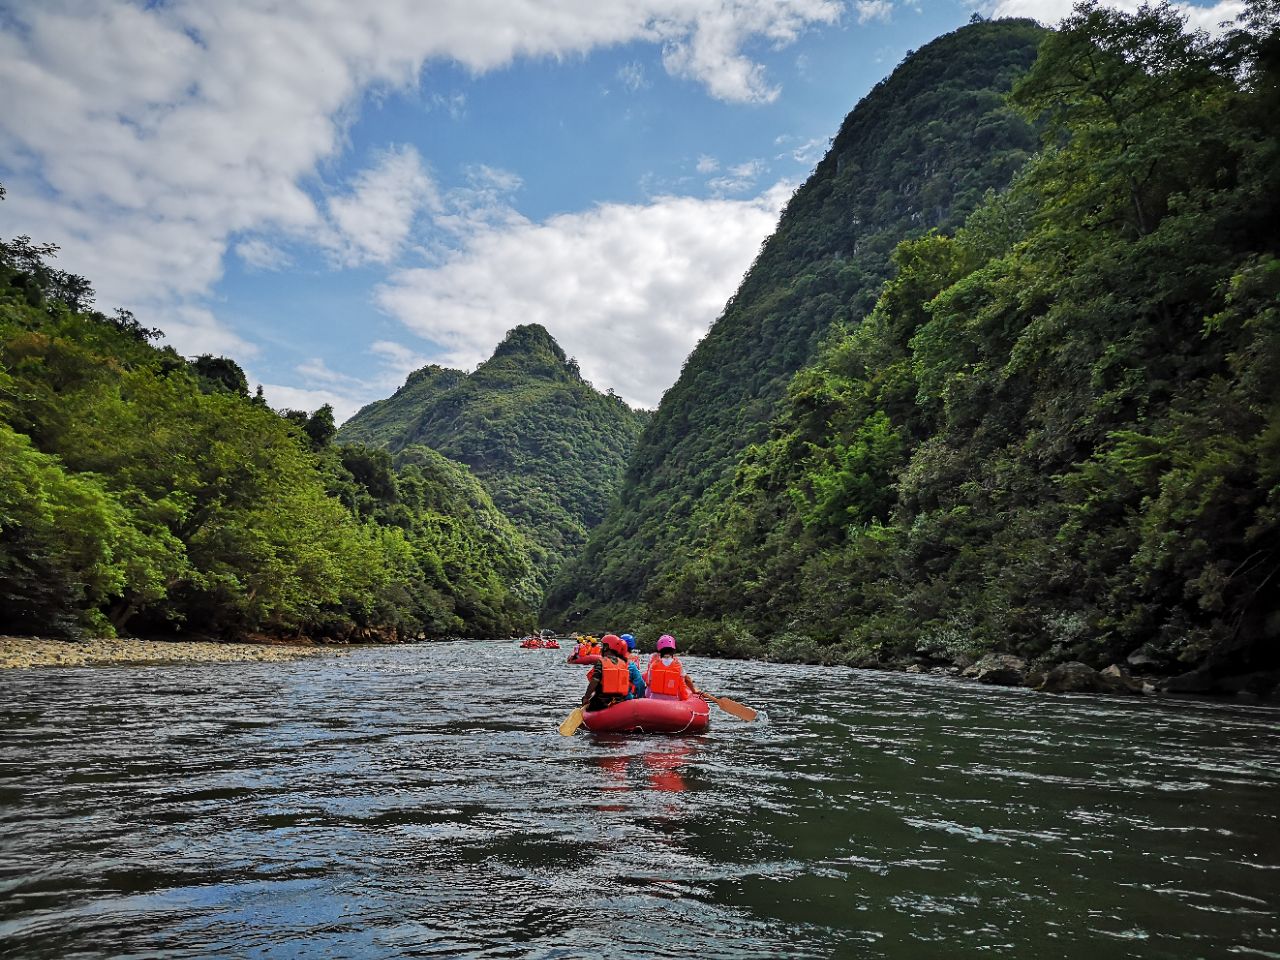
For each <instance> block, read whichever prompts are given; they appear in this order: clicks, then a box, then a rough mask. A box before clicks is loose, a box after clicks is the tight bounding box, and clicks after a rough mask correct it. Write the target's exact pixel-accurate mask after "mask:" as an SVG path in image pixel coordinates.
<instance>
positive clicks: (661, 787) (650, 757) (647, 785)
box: [591, 735, 694, 812]
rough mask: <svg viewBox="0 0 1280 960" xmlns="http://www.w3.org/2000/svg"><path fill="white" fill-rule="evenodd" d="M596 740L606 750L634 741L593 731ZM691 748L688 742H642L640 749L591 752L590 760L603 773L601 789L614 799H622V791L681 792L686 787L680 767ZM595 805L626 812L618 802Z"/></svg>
mask: <svg viewBox="0 0 1280 960" xmlns="http://www.w3.org/2000/svg"><path fill="white" fill-rule="evenodd" d="M596 743H597V745H598V746H599V747H602V748H604V749H605V750H607V749H609V748H611V747H616V746H620V745H624V744H630V745H634V743H635V741H634V739H632V738H628V737H625V736H621V735H618V736H608V735H604V736H601V735H597V736H596ZM693 752H694V748H693V746H692V745H691V744H689V743H654V744H653V745H652V746H651V747H650V746H648V745H647V744H646V746H645V749H643V751H642V752H640V753H613V752H608V753H606V752H603V751H602V752H600V753H593V754H592V755H591V762H592V764H593V765H594V766H596V767H598V768H599V769H600V770H602V771H603V772H604V773H605V775H606V780H605V782H604V783H603V784H602V785H601V787H600V789H601V791H602V792H604V793H611V794H617V795H618V800H623V799H625V794H627V793H630V792H632V791H636V790H653V791H655V792H658V793H684V792H685V790H687V789H688V785H687V784H686V783H685V779H684V767H685V764H686V763H687V762H688V760H689V757H690V756H691V755H692V754H693ZM596 809H597V810H601V811H612V812H626V811H627V809H628V807H627V805H626V804H625V803H621V802H619V803H608V804H596ZM673 809H674V808H673Z"/></svg>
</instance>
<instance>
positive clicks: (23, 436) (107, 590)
mask: <svg viewBox="0 0 1280 960" xmlns="http://www.w3.org/2000/svg"><path fill="white" fill-rule="evenodd" d="M53 253H54V248H53V247H51V246H40V245H33V244H32V243H31V242H30V241H29V240H28V239H27V238H19V239H17V240H15V241H12V242H8V243H0V622H3V623H4V625H5V627H6V629H9V630H17V631H25V632H30V633H40V634H47V633H61V634H80V633H85V632H96V633H110V632H111V631H113V630H128V631H139V630H141V631H144V632H163V631H167V630H172V629H177V628H182V627H185V628H187V629H193V630H198V631H200V632H202V633H207V634H223V635H242V634H244V633H247V632H251V631H265V632H270V633H276V634H306V635H309V636H315V637H327V638H336V639H352V638H373V637H378V638H390V637H404V636H412V635H419V634H423V633H426V634H429V635H442V634H461V633H467V634H474V635H492V634H493V633H509V632H511V631H513V630H518V629H522V628H524V627H526V626H527V625H528V624H529V622H530V611H531V606H530V604H531V602H533V601H534V600H536V586H535V584H534V581H533V579H532V567H531V564H530V561H529V559H528V555H527V545H526V544H525V541H524V539H523V538H522V537H521V536H520V535H519V534H518V533H517V532H516V531H515V529H514V528H513V527H512V526H511V525H510V523H509V522H507V521H506V519H505V518H504V517H503V516H502V515H501V513H500V512H499V511H498V510H497V509H496V508H495V507H494V506H493V504H492V502H491V501H490V500H489V498H488V496H487V495H486V494H485V492H484V491H483V489H481V488H480V486H479V485H478V484H477V483H476V482H475V480H474V479H473V478H471V477H470V476H469V475H467V472H466V470H465V468H462V467H460V466H458V465H457V464H454V463H451V462H450V461H447V460H445V459H444V458H442V457H438V456H435V455H433V454H431V453H430V452H429V451H420V450H406V451H404V453H403V454H402V459H401V465H400V469H399V470H394V469H392V464H391V462H390V458H389V457H387V456H386V454H385V453H382V452H381V451H370V450H364V449H362V448H354V447H353V448H341V449H339V448H336V447H333V446H332V445H331V442H330V441H331V440H332V437H333V432H334V430H333V415H332V411H331V410H329V409H328V408H321V410H319V411H317V412H315V413H314V414H311V415H309V416H308V415H307V414H301V413H293V412H291V413H289V414H287V415H285V416H280V415H277V414H276V413H274V412H272V411H271V410H269V409H267V407H266V405H265V404H264V403H263V402H262V401H261V399H260V398H251V397H250V396H249V395H248V389H247V387H248V385H247V382H246V380H245V377H244V373H243V372H242V371H241V370H240V368H239V367H238V366H237V365H236V364H235V363H234V362H233V361H230V360H227V359H225V358H217V357H208V356H206V357H200V358H197V359H196V360H194V361H191V362H188V361H186V360H185V359H183V358H182V357H181V356H179V355H178V354H176V353H175V352H174V351H173V350H171V349H168V348H164V349H161V348H157V347H155V346H152V345H151V343H150V341H151V340H153V339H155V338H156V337H157V336H158V331H154V330H147V329H145V328H143V327H141V326H140V325H139V324H138V323H137V321H136V320H134V319H133V317H132V316H131V315H129V314H128V313H125V312H121V313H118V314H117V315H116V316H115V317H107V316H104V315H103V314H101V313H99V312H97V311H94V310H92V309H91V304H92V298H93V294H92V290H91V289H90V287H89V285H88V283H87V282H86V281H84V280H83V279H82V278H79V277H74V276H71V275H69V274H66V273H64V272H62V271H58V270H56V269H53V268H52V267H51V266H50V265H49V258H50V257H51V256H52V255H53Z"/></svg>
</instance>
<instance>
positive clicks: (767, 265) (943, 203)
mask: <svg viewBox="0 0 1280 960" xmlns="http://www.w3.org/2000/svg"><path fill="white" fill-rule="evenodd" d="M1043 36H1044V30H1043V29H1042V28H1040V27H1039V26H1037V25H1035V24H1034V23H1032V22H1031V21H1026V20H1004V21H998V22H983V23H975V24H972V25H970V26H967V27H965V28H963V29H961V30H958V31H956V32H955V33H952V34H949V35H947V36H944V37H941V38H939V39H937V40H935V41H933V42H932V43H930V44H929V45H928V46H926V47H924V48H922V49H921V50H920V51H918V52H916V53H914V54H912V55H911V56H909V57H908V58H907V59H906V60H905V61H904V62H903V63H902V64H901V65H900V66H899V67H898V68H897V69H896V70H895V71H894V72H893V74H892V75H891V76H890V77H888V78H887V79H886V80H884V81H882V82H881V83H880V84H878V85H877V86H876V87H875V89H873V90H872V91H871V92H870V93H869V94H868V95H867V96H866V97H865V98H864V99H863V100H862V101H861V102H860V103H859V104H858V105H857V107H856V108H855V109H854V110H853V112H852V113H850V114H849V116H848V117H847V118H846V119H845V121H844V123H843V125H842V126H841V128H840V131H839V133H838V134H837V136H836V138H835V140H834V141H833V143H832V146H831V149H830V151H829V152H828V153H827V155H826V157H825V158H824V159H823V160H822V162H821V163H819V164H818V167H817V169H816V170H815V171H814V173H813V175H812V176H811V177H810V178H809V180H808V181H807V182H806V183H805V184H804V185H803V186H802V187H801V188H800V189H799V190H798V191H797V192H796V194H795V195H794V196H793V197H792V198H791V201H790V202H789V203H788V204H787V207H786V210H785V211H784V213H783V215H782V218H781V220H780V221H779V223H778V228H777V231H776V232H775V233H774V234H773V236H771V237H770V238H769V240H768V241H767V242H766V243H765V245H764V247H763V248H762V250H761V252H760V255H759V256H758V257H757V259H756V262H755V264H754V265H753V266H752V268H751V270H750V272H749V273H748V274H747V276H746V277H745V278H744V280H743V282H742V285H741V287H740V288H739V289H738V291H737V293H736V294H735V295H734V297H733V298H732V299H731V300H730V301H729V304H728V305H727V306H726V307H725V311H724V313H723V314H722V316H721V317H720V318H719V319H718V320H717V321H716V323H715V325H714V326H713V327H712V328H711V330H710V332H709V333H708V334H707V336H706V337H705V338H704V339H703V340H702V342H701V343H699V344H698V346H697V348H696V349H695V350H694V351H693V353H692V355H691V356H690V357H689V359H688V360H687V361H686V363H685V365H684V369H683V371H682V372H681V375H680V378H679V380H678V381H677V382H676V384H675V385H674V386H673V387H672V388H671V389H670V390H668V391H667V393H666V395H665V396H664V397H663V400H662V403H661V405H660V406H659V408H658V411H657V412H656V413H655V414H654V416H653V419H652V422H651V423H650V424H649V426H648V427H647V428H646V430H645V432H644V434H643V436H642V437H641V439H640V441H639V443H638V444H637V446H636V450H635V453H634V455H633V456H632V459H631V462H630V465H629V467H628V469H627V475H626V479H625V481H624V483H623V485H622V490H621V493H620V497H619V502H618V503H617V504H616V505H615V507H614V508H613V509H612V510H611V512H610V514H609V516H608V518H607V519H606V520H605V522H604V523H603V524H602V525H601V526H600V528H599V529H598V530H597V531H596V532H595V533H594V534H593V536H592V538H591V542H590V544H589V545H588V547H587V549H586V550H585V551H584V552H583V553H582V555H581V557H580V558H579V559H578V560H577V561H575V562H574V563H572V564H570V565H569V566H568V567H566V570H565V572H564V574H562V576H561V577H560V578H559V579H558V580H557V582H556V583H555V585H554V586H553V588H552V591H551V592H550V594H549V597H548V608H549V611H550V612H551V614H552V616H553V617H557V618H559V619H567V622H571V623H576V622H582V623H589V622H594V621H595V620H597V619H599V618H601V617H603V618H605V619H607V618H608V617H609V616H612V615H623V614H624V613H630V614H635V613H636V612H638V610H639V609H640V608H641V607H643V606H645V605H647V604H651V603H653V602H654V601H656V600H658V598H659V597H660V596H661V595H662V594H663V592H664V591H665V590H666V588H667V585H668V584H669V583H670V581H671V578H672V577H673V576H675V575H676V570H678V569H679V568H680V566H681V565H682V564H683V562H684V559H685V557H686V556H687V555H688V554H689V552H690V551H692V550H694V549H695V545H696V543H697V542H698V540H699V538H700V536H701V534H700V529H699V517H700V516H701V514H702V512H704V511H705V509H706V508H708V507H709V506H710V505H713V504H715V503H716V502H717V501H719V500H720V499H722V498H723V497H724V496H725V495H726V494H727V493H728V490H729V484H730V482H731V480H732V476H733V472H734V463H735V459H736V457H737V456H738V454H740V453H741V451H742V450H743V449H744V448H746V447H747V446H748V445H749V444H751V443H753V442H758V441H761V440H764V439H765V438H766V437H767V435H768V430H769V422H770V420H771V418H772V417H773V416H774V415H775V414H776V413H777V412H778V404H779V402H780V400H781V398H782V396H783V394H784V392H785V390H786V385H787V382H788V381H789V379H790V378H791V376H792V375H794V374H795V373H796V371H797V370H799V369H800V368H801V367H802V366H804V365H805V364H806V363H808V362H809V361H810V360H812V359H813V357H814V354H815V352H816V351H817V348H818V345H819V343H820V342H821V341H822V340H823V338H824V337H828V336H831V335H832V334H833V332H835V331H839V330H842V329H844V328H846V327H851V326H853V325H856V324H857V323H858V322H859V321H860V320H861V319H862V317H863V316H864V315H865V314H866V313H867V312H868V311H869V310H870V309H871V307H872V306H873V305H874V303H875V300H876V296H877V295H878V293H879V289H880V286H881V284H882V283H883V282H884V281H885V280H886V279H887V278H888V277H889V275H890V272H891V262H890V257H891V254H892V252H893V249H894V247H895V245H896V244H897V243H898V242H899V241H900V240H902V239H903V238H904V237H908V236H918V235H920V234H923V233H925V232H926V231H927V230H929V229H932V228H937V229H941V230H944V231H949V230H953V229H954V228H955V227H956V226H957V225H958V224H960V223H961V222H963V219H964V217H965V215H966V214H967V213H968V212H969V211H970V210H972V209H973V208H974V206H975V205H976V204H978V203H979V202H980V201H981V199H982V197H983V195H984V194H985V193H986V191H988V190H990V189H993V188H999V187H1004V186H1006V185H1007V184H1008V183H1009V181H1010V179H1011V178H1012V176H1013V174H1014V172H1015V171H1016V170H1018V169H1019V168H1020V167H1021V166H1022V165H1023V163H1025V161H1026V159H1027V158H1028V157H1029V156H1030V155H1031V153H1032V152H1033V151H1034V150H1035V148H1036V145H1037V138H1036V134H1035V132H1034V131H1033V129H1032V127H1031V126H1030V125H1029V124H1028V123H1027V121H1026V120H1025V119H1024V118H1023V117H1022V116H1021V115H1019V114H1018V113H1017V111H1015V110H1014V109H1013V108H1012V107H1011V106H1009V105H1008V104H1007V103H1006V102H1005V94H1006V93H1007V92H1008V90H1009V89H1010V88H1011V87H1012V86H1013V83H1014V81H1015V80H1016V79H1017V78H1018V77H1019V76H1020V75H1022V74H1023V73H1024V72H1025V71H1026V70H1027V68H1028V67H1029V66H1030V65H1031V63H1032V61H1033V60H1034V59H1035V55H1036V46H1037V44H1038V43H1039V42H1040V40H1041V39H1042V38H1043Z"/></svg>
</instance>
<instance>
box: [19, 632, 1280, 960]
mask: <svg viewBox="0 0 1280 960" xmlns="http://www.w3.org/2000/svg"><path fill="white" fill-rule="evenodd" d="M520 653H521V652H519V651H516V650H515V649H514V648H511V649H507V647H506V646H504V645H496V644H470V645H454V646H446V645H442V646H435V647H426V648H405V649H392V650H371V651H361V652H358V653H356V654H354V655H353V656H351V657H348V658H344V659H338V660H327V661H306V662H302V663H298V664H287V665H256V664H246V665H230V666H225V667H216V668H208V667H199V666H189V667H183V666H166V667H153V668H144V669H74V670H63V671H39V672H25V673H16V672H8V673H5V674H3V675H0V703H3V704H5V705H6V707H7V709H5V710H2V711H0V760H2V761H3V762H2V763H0V893H3V896H2V897H0V943H3V944H4V946H3V948H0V952H3V953H5V954H6V955H13V956H20V957H24V958H27V957H33V958H42V957H50V958H53V957H63V956H67V955H76V956H82V957H114V956H122V955H138V956H148V957H160V958H167V957H177V956H255V957H268V958H270V957H298V956H321V955H326V956H334V957H374V958H382V957H402V956H475V957H517V956H519V957H526V956H527V957H566V956H580V955H584V954H588V953H594V952H598V951H599V949H600V945H601V944H602V943H604V942H606V941H607V942H608V943H610V944H611V948H610V953H611V954H613V955H615V956H619V957H655V956H657V957H664V956H672V957H675V956H681V957H687V956H690V955H697V956H698V957H700V958H718V957H743V956H771V955H786V956H796V957H831V956H857V957H885V958H889V957H893V958H908V957H920V956H942V955H945V956H948V957H958V958H964V957H971V956H972V957H978V956H984V957H985V956H990V955H992V954H995V955H1005V956H1018V957H1031V956H1053V957H1066V958H1076V957H1078V958H1081V960H1097V958H1098V957H1108V958H1110V957H1152V956H1160V957H1169V958H1175V960H1176V958H1183V957H1185V958H1191V957H1204V956H1223V955H1231V954H1233V953H1235V954H1241V955H1268V954H1271V955H1280V932H1278V931H1277V928H1276V924H1275V921H1274V917H1275V916H1276V915H1277V913H1278V912H1280V807H1277V805H1276V803H1275V799H1276V796H1277V795H1278V791H1277V787H1280V725H1278V724H1277V719H1280V712H1277V711H1275V710H1269V709H1266V708H1236V707H1233V706H1231V705H1223V704H1210V703H1205V704H1179V705H1177V706H1172V707H1170V706H1166V705H1161V704H1158V703H1152V702H1149V701H1125V700H1106V699H1100V698H1092V697H1061V698H1052V697H1042V696H1037V695H1033V694H1029V693H1026V692H1023V691H1004V690H989V689H985V688H980V687H966V686H956V685H953V684H947V683H944V682H941V681H935V680H932V679H930V678H910V677H902V676H877V675H874V674H860V673H855V672H852V671H844V670H821V669H815V668H803V667H782V666H777V665H768V666H766V665H759V664H720V663H706V662H700V663H697V664H696V665H695V667H696V672H697V675H698V676H699V678H700V680H702V681H703V682H704V683H705V684H706V685H708V686H711V687H713V688H715V689H717V690H720V691H722V692H724V693H725V694H726V695H729V696H734V697H736V698H740V699H743V700H745V701H747V702H750V703H752V705H753V706H758V707H761V708H764V709H766V710H767V711H768V714H769V716H770V717H771V718H772V719H771V721H770V722H769V723H757V724H743V723H740V722H738V721H736V720H734V719H732V718H730V717H727V716H724V715H722V714H718V715H717V716H715V717H714V718H713V725H712V728H711V731H710V732H709V733H708V734H706V735H704V736H699V737H692V738H678V739H672V738H664V737H655V736H640V737H629V736H618V735H612V736H610V735H605V736H594V735H586V734H579V735H578V736H576V737H574V738H572V739H565V738H561V737H560V736H559V735H558V734H557V733H556V726H557V724H558V723H559V722H560V720H561V719H563V717H564V714H565V713H566V712H567V711H568V708H569V707H570V706H572V705H573V703H574V702H575V701H576V699H577V698H578V697H579V696H580V694H581V677H580V671H579V670H578V669H577V668H574V667H566V666H562V665H561V664H559V663H557V662H555V661H554V660H553V658H554V651H551V652H541V651H524V652H523V654H524V656H525V657H526V658H527V657H531V656H544V657H546V658H547V659H546V669H545V670H543V671H540V672H539V671H536V670H535V671H531V670H530V669H529V663H528V662H527V659H525V660H521V659H519V658H520ZM504 678H509V681H510V682H506V680H505V679H504ZM606 894H607V895H606ZM495 905H500V906H499V907H495ZM655 917H661V924H657V925H655V923H654V918H655Z"/></svg>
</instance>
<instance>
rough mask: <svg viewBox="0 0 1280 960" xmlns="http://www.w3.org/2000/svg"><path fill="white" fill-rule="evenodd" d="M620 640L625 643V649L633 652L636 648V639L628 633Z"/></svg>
mask: <svg viewBox="0 0 1280 960" xmlns="http://www.w3.org/2000/svg"><path fill="white" fill-rule="evenodd" d="M622 639H623V640H625V641H627V649H628V650H634V649H635V648H636V638H635V637H633V636H632V635H631V634H629V633H624V634H623V635H622Z"/></svg>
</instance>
